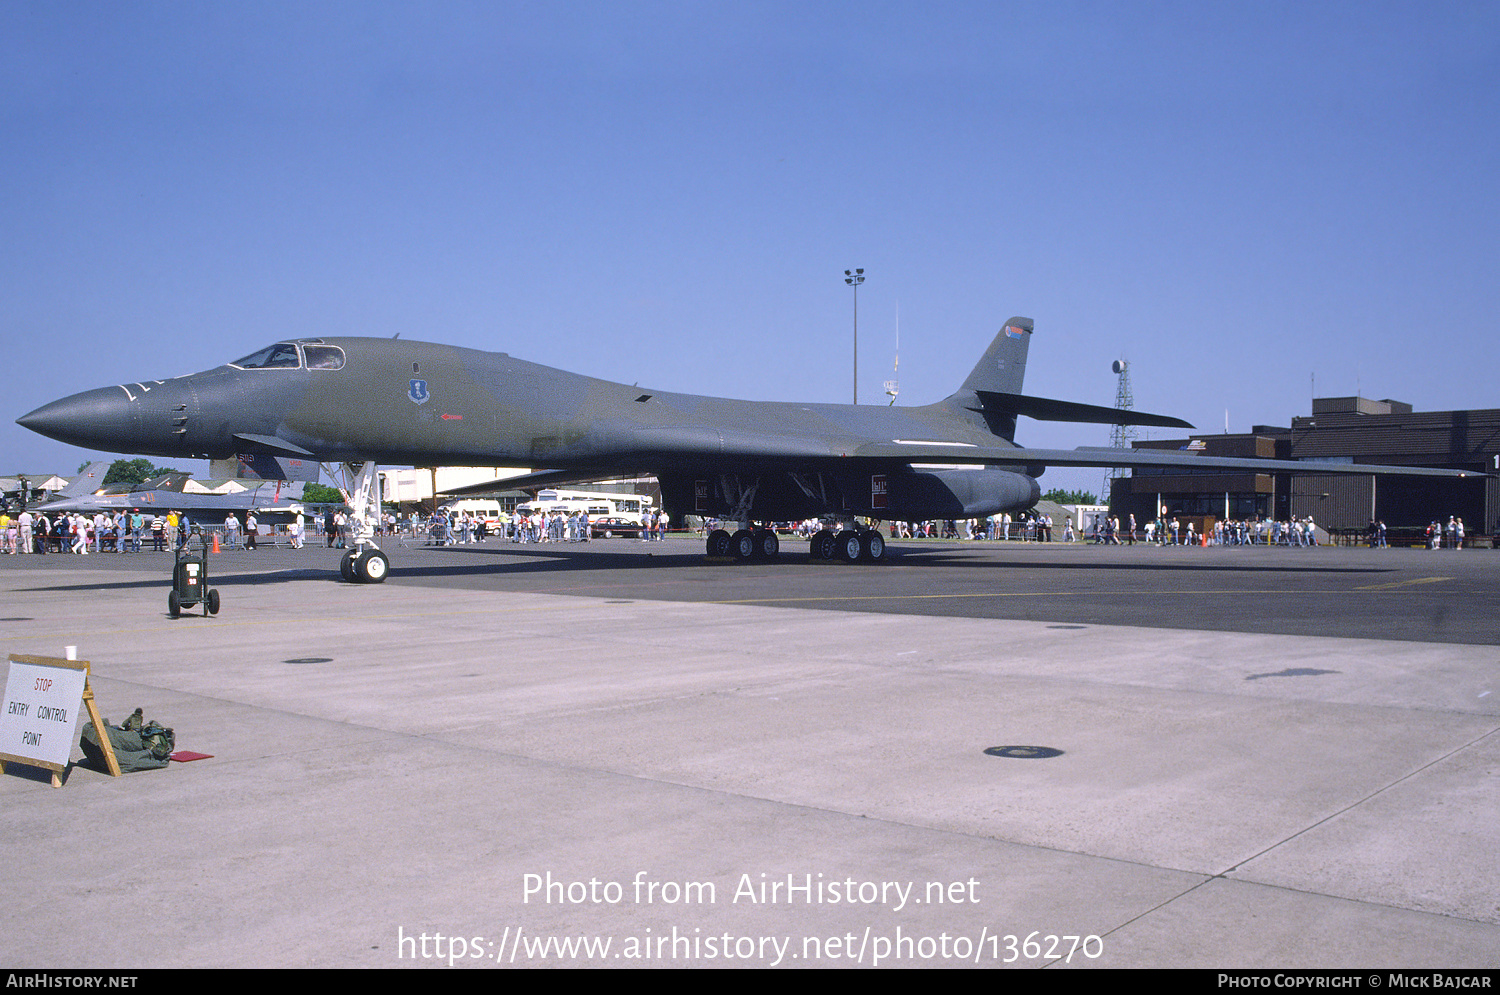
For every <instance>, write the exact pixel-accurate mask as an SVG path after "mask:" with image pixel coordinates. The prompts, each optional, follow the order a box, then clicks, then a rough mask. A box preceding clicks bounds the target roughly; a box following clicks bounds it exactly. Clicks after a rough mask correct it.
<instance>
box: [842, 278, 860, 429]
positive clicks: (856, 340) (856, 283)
mask: <svg viewBox="0 0 1500 995" xmlns="http://www.w3.org/2000/svg"><path fill="white" fill-rule="evenodd" d="M844 282H845V283H847V284H848V285H849V286H851V287H853V288H854V403H855V404H858V403H859V285H860V284H861V283H864V282H865V271H864V270H862V269H856V270H847V269H846V270H844Z"/></svg>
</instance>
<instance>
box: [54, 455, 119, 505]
mask: <svg viewBox="0 0 1500 995" xmlns="http://www.w3.org/2000/svg"><path fill="white" fill-rule="evenodd" d="M109 464H110V461H109V460H103V461H101V462H98V463H90V464H89V465H88V466H86V467H84V468H83V470H82V471H80V472H79V474H78V476H76V477H74V478H73V479H72V480H70V481H68V486H67V487H64V488H63V489H62V490H60V491H58V492H57V493H56V494H55V495H53V496H54V497H82V496H83V495H85V494H92V493H94V492H95V491H97V490H98V489H99V488H101V487H103V486H104V475H105V474H106V473H108V472H109Z"/></svg>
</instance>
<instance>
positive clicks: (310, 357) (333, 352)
mask: <svg viewBox="0 0 1500 995" xmlns="http://www.w3.org/2000/svg"><path fill="white" fill-rule="evenodd" d="M302 352H303V354H304V355H306V356H307V368H308V369H309V370H342V369H343V368H344V350H342V349H340V348H339V347H338V346H336V345H304V346H303V347H302Z"/></svg>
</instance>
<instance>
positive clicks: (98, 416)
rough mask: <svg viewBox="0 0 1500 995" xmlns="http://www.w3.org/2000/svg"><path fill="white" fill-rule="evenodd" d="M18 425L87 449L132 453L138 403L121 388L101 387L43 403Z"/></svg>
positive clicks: (19, 420) (135, 433)
mask: <svg viewBox="0 0 1500 995" xmlns="http://www.w3.org/2000/svg"><path fill="white" fill-rule="evenodd" d="M16 424H17V425H20V426H22V427H23V428H29V429H31V430H32V431H33V432H36V433H38V434H40V435H45V436H47V437H48V438H49V439H56V440H57V441H58V442H66V443H68V444H69V445H73V446H80V447H82V448H84V449H105V450H113V451H116V452H129V451H130V444H131V442H132V441H133V440H134V439H135V438H136V436H137V434H138V433H137V431H136V428H137V425H136V410H135V404H134V403H133V402H132V401H131V399H130V397H129V396H128V395H127V394H126V393H125V391H124V389H123V388H120V387H100V388H99V389H97V390H86V391H84V392H83V393H81V394H74V395H73V396H72V397H64V398H62V399H61V400H58V401H53V402H52V403H51V404H44V405H42V406H41V407H40V408H37V409H36V410H35V411H32V412H29V413H27V414H24V415H22V416H21V417H19V418H17V419H16Z"/></svg>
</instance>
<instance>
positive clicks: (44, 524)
mask: <svg viewBox="0 0 1500 995" xmlns="http://www.w3.org/2000/svg"><path fill="white" fill-rule="evenodd" d="M322 517H323V522H322V524H323V532H324V535H325V538H326V540H327V544H328V547H329V548H335V547H337V548H340V549H342V548H345V547H346V546H347V545H350V544H352V541H353V539H354V538H355V537H354V536H353V535H352V534H351V533H352V529H353V525H354V523H353V521H352V520H351V518H350V517H349V516H348V515H347V514H346V513H345V512H344V511H343V510H342V509H333V508H329V509H327V510H326V511H325V512H324V514H323V516H322ZM668 523H669V518H668V516H667V514H666V513H665V512H664V511H661V510H655V511H647V512H646V514H645V515H644V521H643V522H641V523H640V524H628V525H625V526H624V527H621V526H619V525H612V526H611V528H612V529H613V530H615V531H620V532H622V533H628V534H632V535H638V537H639V539H640V541H642V542H651V541H661V540H662V539H664V538H666V533H667V527H668ZM596 524H597V523H595V522H594V521H593V520H592V519H591V518H590V516H589V514H588V512H587V511H586V510H577V511H572V512H568V511H552V512H550V513H549V512H546V511H542V510H539V509H538V510H532V511H522V510H519V509H518V510H516V511H514V512H512V513H511V515H510V517H509V518H508V519H502V520H501V522H500V523H499V524H498V527H492V524H491V523H490V522H488V521H486V520H485V519H484V518H482V517H480V516H478V515H475V514H473V513H472V512H468V511H458V510H453V509H439V510H438V511H437V512H435V513H433V514H432V515H431V516H429V517H423V516H421V515H413V516H408V517H405V518H402V519H398V518H397V517H396V516H395V515H394V514H393V513H389V512H387V513H384V514H383V515H382V516H381V518H380V519H379V520H378V521H377V523H376V524H375V532H376V533H377V534H396V533H398V532H402V531H404V532H407V533H408V534H411V535H424V536H425V537H426V541H427V544H428V545H439V546H449V545H459V544H466V543H475V542H479V541H480V540H482V539H484V538H486V537H487V536H488V535H490V534H496V535H498V536H499V537H500V538H502V539H505V540H508V541H510V542H513V543H534V542H587V541H589V540H590V539H591V538H592V533H593V532H594V531H596ZM714 524H715V523H708V527H711V526H712V525H714ZM824 527H825V523H824V522H823V521H821V520H820V519H816V518H810V519H806V520H804V521H801V522H796V523H793V525H792V531H793V532H794V533H795V534H796V535H797V536H799V537H801V538H805V539H810V538H811V537H812V536H813V535H814V534H816V533H817V532H818V531H819V530H821V529H823V528H824ZM887 527H888V528H889V533H890V537H891V538H892V539H966V540H998V541H1020V542H1053V541H1057V540H1060V541H1062V542H1076V541H1080V540H1081V541H1085V542H1093V543H1096V544H1101V545H1134V544H1135V543H1137V542H1141V543H1145V544H1148V545H1159V546H1196V545H1214V546H1317V545H1318V544H1319V543H1318V536H1317V528H1316V526H1315V524H1314V522H1313V520H1312V518H1311V517H1307V518H1304V519H1300V520H1299V519H1293V520H1291V521H1284V522H1283V521H1275V520H1266V519H1254V520H1251V519H1239V520H1226V521H1218V522H1215V523H1214V524H1213V526H1212V528H1211V530H1210V531H1209V534H1208V536H1207V537H1204V536H1203V535H1201V534H1200V533H1198V532H1197V530H1196V525H1195V523H1194V522H1193V521H1192V520H1187V521H1186V522H1183V521H1181V520H1179V519H1178V518H1177V517H1175V516H1174V517H1171V518H1168V517H1166V516H1162V517H1158V518H1156V519H1154V520H1152V521H1147V522H1145V523H1143V524H1142V523H1138V522H1137V521H1136V517H1135V516H1134V515H1127V516H1126V518H1125V519H1124V521H1122V520H1121V519H1120V518H1118V517H1114V516H1109V515H1105V514H1103V513H1101V514H1097V515H1095V516H1094V517H1093V519H1092V520H1091V521H1089V522H1087V523H1086V524H1085V527H1084V529H1083V531H1082V534H1081V535H1080V534H1079V533H1077V532H1075V530H1074V528H1073V522H1072V519H1071V518H1064V519H1063V524H1062V533H1061V536H1060V537H1054V524H1053V521H1052V518H1051V516H1049V515H1046V514H1044V513H1038V512H1021V513H1019V514H1017V515H1015V516H1014V517H1012V516H1011V515H1010V514H1008V513H1005V514H998V515H991V516H990V517H988V518H980V519H972V518H971V519H966V520H965V519H935V520H930V521H924V522H889V523H887ZM197 532H198V526H195V525H190V524H189V523H188V520H187V518H186V517H185V516H181V515H179V514H178V513H177V512H175V511H170V512H167V513H166V514H145V513H142V512H141V511H139V510H132V511H120V512H104V511H101V512H96V513H95V514H94V515H92V516H89V515H85V514H81V513H78V512H60V513H57V514H54V515H51V516H48V515H46V514H44V513H41V512H31V511H22V512H19V513H16V514H12V513H9V512H0V551H3V552H5V553H6V554H10V555H15V554H22V553H76V554H87V553H88V552H90V550H91V549H92V551H93V552H96V553H103V552H114V553H126V552H140V551H142V550H143V549H146V548H147V547H148V546H149V548H151V549H152V550H155V551H158V552H160V551H163V550H166V549H168V548H180V547H181V546H183V545H185V544H186V543H187V542H188V541H189V538H190V536H191V535H192V534H195V533H197ZM222 537H223V543H224V546H225V547H226V548H229V549H238V548H244V549H247V550H253V549H255V548H256V546H257V540H258V539H260V538H261V530H260V526H259V522H258V521H257V519H256V516H255V513H254V512H253V511H252V512H249V513H248V514H247V515H246V516H245V519H244V521H243V522H242V521H241V520H240V519H239V518H238V517H237V516H235V515H234V514H232V513H231V514H230V515H228V516H226V517H225V519H224V523H223V527H222ZM286 537H287V538H288V539H289V541H290V545H291V547H292V548H293V549H300V548H302V546H303V545H304V542H305V539H306V527H305V523H304V520H303V516H302V515H301V514H297V515H295V516H294V517H293V519H292V520H291V521H290V522H289V523H288V524H287V526H286ZM1464 538H1465V536H1464V523H1463V519H1461V518H1458V517H1457V516H1450V517H1449V519H1448V521H1447V522H1446V523H1444V522H1443V521H1441V520H1440V519H1434V520H1433V521H1432V523H1431V524H1430V525H1428V527H1427V530H1426V543H1427V546H1428V548H1430V549H1442V548H1446V549H1462V548H1463V544H1464ZM1366 540H1367V542H1368V544H1369V545H1370V546H1371V547H1372V548H1385V547H1386V546H1387V545H1388V543H1387V540H1386V526H1385V522H1383V521H1372V522H1370V524H1369V527H1368V530H1367V533H1366Z"/></svg>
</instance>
